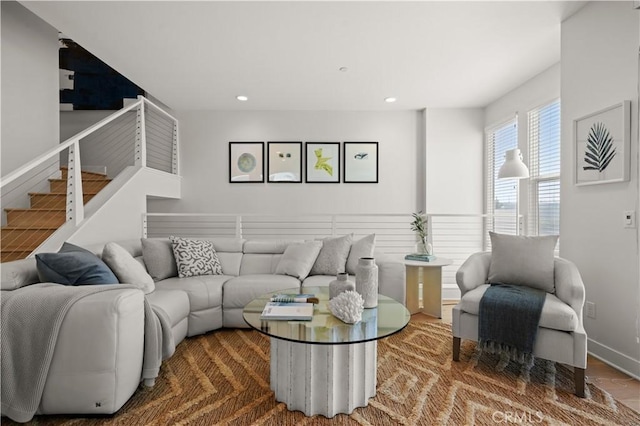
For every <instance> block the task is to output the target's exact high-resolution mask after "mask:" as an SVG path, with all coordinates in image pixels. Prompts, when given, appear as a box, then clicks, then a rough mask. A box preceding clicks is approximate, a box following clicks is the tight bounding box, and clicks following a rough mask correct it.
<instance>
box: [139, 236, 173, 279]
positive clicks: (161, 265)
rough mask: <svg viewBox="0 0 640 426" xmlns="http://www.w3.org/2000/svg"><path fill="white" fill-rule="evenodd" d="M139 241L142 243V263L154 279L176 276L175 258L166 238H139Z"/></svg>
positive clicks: (169, 242)
mask: <svg viewBox="0 0 640 426" xmlns="http://www.w3.org/2000/svg"><path fill="white" fill-rule="evenodd" d="M140 242H141V243H142V258H143V259H144V264H145V265H146V266H147V271H149V275H151V277H152V278H153V280H154V281H162V280H164V279H166V278H171V277H177V276H178V268H177V266H176V258H175V256H174V255H173V248H172V246H171V241H170V240H169V239H168V238H166V239H165V238H163V239H154V238H141V239H140Z"/></svg>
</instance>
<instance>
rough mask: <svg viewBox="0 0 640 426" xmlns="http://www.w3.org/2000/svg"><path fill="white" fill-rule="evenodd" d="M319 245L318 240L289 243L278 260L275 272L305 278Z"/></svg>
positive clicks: (320, 244)
mask: <svg viewBox="0 0 640 426" xmlns="http://www.w3.org/2000/svg"><path fill="white" fill-rule="evenodd" d="M321 247H322V243H321V242H320V241H308V242H306V243H299V244H289V245H288V246H287V248H286V249H285V251H284V253H283V254H282V257H281V258H280V262H278V266H277V267H276V274H280V275H290V276H292V277H296V278H298V279H300V280H303V279H305V278H306V277H307V275H309V271H311V268H312V267H313V264H314V262H315V261H316V258H317V257H318V253H320V248H321Z"/></svg>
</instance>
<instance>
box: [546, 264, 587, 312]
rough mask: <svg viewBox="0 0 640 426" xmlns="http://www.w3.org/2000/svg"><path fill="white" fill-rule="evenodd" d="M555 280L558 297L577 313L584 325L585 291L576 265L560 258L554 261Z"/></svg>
mask: <svg viewBox="0 0 640 426" xmlns="http://www.w3.org/2000/svg"><path fill="white" fill-rule="evenodd" d="M553 273H554V279H555V286H556V296H557V297H558V299H560V300H562V301H563V302H564V303H566V304H567V305H569V306H571V308H572V309H573V310H574V311H576V314H577V315H578V320H579V321H580V324H582V308H583V307H584V301H585V289H584V283H583V282H582V277H581V276H580V272H579V271H578V268H577V267H576V265H575V264H574V263H573V262H571V261H569V260H567V259H563V258H560V257H556V258H555V259H554V270H553Z"/></svg>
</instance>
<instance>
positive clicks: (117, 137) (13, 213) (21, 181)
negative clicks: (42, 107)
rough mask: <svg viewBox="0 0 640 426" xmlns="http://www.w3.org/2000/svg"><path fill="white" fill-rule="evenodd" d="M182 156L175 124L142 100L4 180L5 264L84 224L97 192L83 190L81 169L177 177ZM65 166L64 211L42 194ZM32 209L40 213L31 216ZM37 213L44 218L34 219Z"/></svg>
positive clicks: (1, 190)
mask: <svg viewBox="0 0 640 426" xmlns="http://www.w3.org/2000/svg"><path fill="white" fill-rule="evenodd" d="M178 152H179V147H178V133H177V120H176V119H175V118H174V117H173V116H171V115H170V114H169V113H167V112H166V111H164V110H163V109H162V108H161V107H159V106H158V105H156V104H154V103H153V102H151V101H149V100H148V99H146V98H144V97H142V96H139V97H138V99H137V100H136V101H135V102H133V103H131V104H130V105H128V106H126V107H125V108H122V109H121V110H119V111H116V112H114V113H113V114H111V115H109V116H108V117H106V118H104V119H103V120H101V121H99V122H98V123H96V124H94V125H92V126H90V127H88V128H87V129H85V130H83V131H81V132H79V133H77V134H76V135H74V136H72V137H70V138H69V139H67V140H66V141H64V142H62V143H61V144H59V145H57V146H56V147H54V148H52V149H51V150H49V151H47V152H46V153H44V154H42V155H40V156H38V157H37V158H34V159H33V160H31V161H29V162H28V163H27V164H25V165H23V166H22V167H20V168H18V169H16V170H15V171H13V172H11V173H9V174H7V175H6V176H3V177H2V178H0V196H1V203H2V207H3V212H2V225H3V228H2V242H1V244H2V260H3V261H5V260H11V259H13V258H18V257H24V252H25V251H31V250H32V249H33V247H34V243H35V242H36V241H37V243H38V244H39V243H41V242H42V241H43V239H44V238H46V237H47V233H49V234H50V233H51V232H53V231H54V230H55V229H56V228H57V227H59V226H60V225H61V224H62V223H64V222H70V221H71V222H72V223H73V224H74V225H78V224H80V223H81V222H82V221H83V220H84V217H85V213H84V203H85V202H86V200H87V197H88V196H91V195H93V194H94V193H95V190H91V191H89V190H84V188H83V182H82V174H81V170H82V167H81V165H83V166H86V167H91V166H94V167H95V166H100V167H101V168H105V169H106V172H107V175H108V177H110V178H112V177H115V176H116V175H117V174H119V173H120V172H121V171H122V170H124V169H125V168H126V167H129V166H134V165H135V166H138V167H150V168H156V169H159V170H162V171H164V172H168V173H173V174H177V173H178ZM65 165H66V166H67V176H66V185H65V188H66V189H65V188H61V189H58V190H57V191H56V192H58V193H66V200H65V201H64V205H63V206H61V205H60V203H61V201H60V200H59V196H53V195H55V194H49V195H51V196H50V197H47V194H43V193H47V192H49V184H48V180H50V179H52V178H59V177H60V168H61V166H65ZM34 200H37V201H34ZM34 204H35V206H37V209H38V212H35V211H33V209H34V208H36V207H35V206H34ZM30 207H31V208H32V209H30V210H28V208H30ZM62 212H64V217H63V218H62V217H60V216H61V215H62ZM36 213H39V214H40V215H41V216H42V218H40V219H34V220H32V219H30V218H31V217H32V216H33V215H34V214H36ZM30 223H31V225H30ZM7 225H8V226H7ZM36 245H37V244H36ZM11 252H13V253H14V255H11Z"/></svg>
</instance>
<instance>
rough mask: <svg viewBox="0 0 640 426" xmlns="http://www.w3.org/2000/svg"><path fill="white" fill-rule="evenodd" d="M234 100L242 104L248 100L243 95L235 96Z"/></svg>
mask: <svg viewBox="0 0 640 426" xmlns="http://www.w3.org/2000/svg"><path fill="white" fill-rule="evenodd" d="M236 99H237V100H239V101H242V102H244V101H248V100H249V98H248V97H246V96H245V95H238V96H236Z"/></svg>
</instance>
